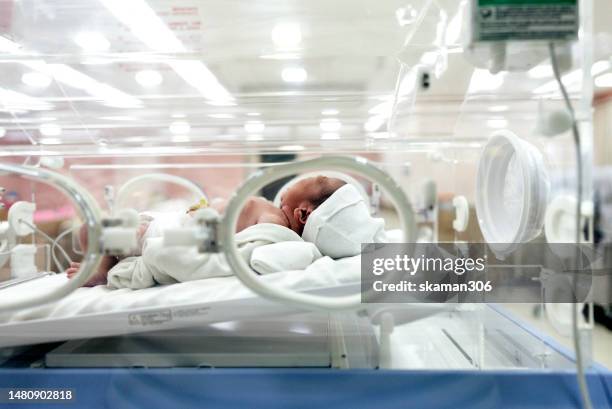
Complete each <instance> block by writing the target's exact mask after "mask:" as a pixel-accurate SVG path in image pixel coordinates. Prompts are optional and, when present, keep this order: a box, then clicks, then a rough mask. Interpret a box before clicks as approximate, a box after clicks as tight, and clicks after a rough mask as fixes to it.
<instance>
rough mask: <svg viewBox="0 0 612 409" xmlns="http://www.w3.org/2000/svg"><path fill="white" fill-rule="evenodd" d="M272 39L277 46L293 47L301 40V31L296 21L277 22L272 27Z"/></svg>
mask: <svg viewBox="0 0 612 409" xmlns="http://www.w3.org/2000/svg"><path fill="white" fill-rule="evenodd" d="M272 41H273V42H274V45H275V46H276V47H278V48H283V49H286V48H295V47H297V46H298V45H300V43H301V42H302V31H301V30H300V26H299V25H298V24H296V23H277V24H276V25H275V26H274V28H273V29H272Z"/></svg>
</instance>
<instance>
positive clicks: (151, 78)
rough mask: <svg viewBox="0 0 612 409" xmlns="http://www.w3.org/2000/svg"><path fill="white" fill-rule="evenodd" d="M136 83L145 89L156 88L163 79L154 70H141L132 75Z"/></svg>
mask: <svg viewBox="0 0 612 409" xmlns="http://www.w3.org/2000/svg"><path fill="white" fill-rule="evenodd" d="M134 78H135V79H136V82H137V83H139V84H140V85H142V86H143V87H146V88H151V87H156V86H158V85H159V84H161V83H162V82H163V81H164V78H163V77H162V75H161V74H160V73H159V71H155V70H141V71H138V72H137V73H136V75H134Z"/></svg>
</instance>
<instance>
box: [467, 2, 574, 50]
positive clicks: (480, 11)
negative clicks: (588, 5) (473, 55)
mask: <svg viewBox="0 0 612 409" xmlns="http://www.w3.org/2000/svg"><path fill="white" fill-rule="evenodd" d="M472 1H473V3H472V5H473V7H472V19H473V22H474V25H473V27H474V33H473V34H474V40H475V41H509V40H541V41H551V40H571V39H575V38H576V37H577V35H578V26H579V18H578V0H472Z"/></svg>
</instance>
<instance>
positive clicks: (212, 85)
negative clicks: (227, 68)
mask: <svg viewBox="0 0 612 409" xmlns="http://www.w3.org/2000/svg"><path fill="white" fill-rule="evenodd" d="M168 65H169V66H170V67H172V69H173V70H174V71H176V73H177V74H178V75H179V76H180V77H182V78H183V79H184V80H185V81H186V82H187V83H188V84H189V85H191V86H192V87H194V88H195V89H197V90H198V91H199V92H200V94H202V96H203V97H204V98H206V99H208V100H209V101H211V102H212V103H216V104H218V105H232V104H233V102H232V101H233V98H232V95H231V94H230V93H229V92H228V91H227V90H226V89H225V87H223V85H221V83H220V82H219V81H218V80H217V77H215V75H214V74H213V73H212V72H211V71H210V70H209V69H208V67H206V65H204V63H202V62H201V61H198V60H181V61H171V62H169V63H168Z"/></svg>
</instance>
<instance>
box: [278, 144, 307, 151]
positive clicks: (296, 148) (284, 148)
mask: <svg viewBox="0 0 612 409" xmlns="http://www.w3.org/2000/svg"><path fill="white" fill-rule="evenodd" d="M278 150H279V151H289V152H296V151H303V150H304V147H303V146H302V145H284V146H281V147H279V148H278Z"/></svg>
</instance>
